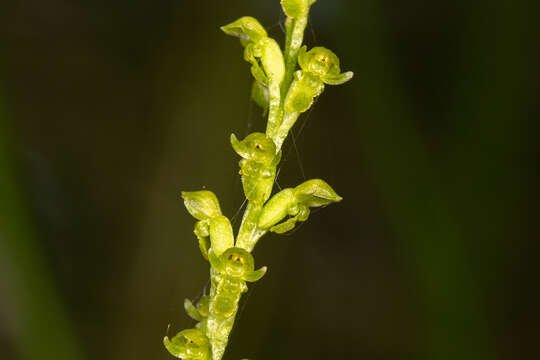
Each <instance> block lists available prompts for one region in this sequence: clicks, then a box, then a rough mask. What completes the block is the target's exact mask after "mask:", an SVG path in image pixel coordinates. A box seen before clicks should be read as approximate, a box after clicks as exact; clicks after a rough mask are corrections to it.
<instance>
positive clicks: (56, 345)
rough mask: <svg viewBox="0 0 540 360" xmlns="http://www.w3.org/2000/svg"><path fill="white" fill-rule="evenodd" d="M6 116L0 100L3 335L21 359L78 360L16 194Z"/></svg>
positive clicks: (39, 251) (16, 188) (24, 210)
mask: <svg viewBox="0 0 540 360" xmlns="http://www.w3.org/2000/svg"><path fill="white" fill-rule="evenodd" d="M11 138H12V135H11V134H10V133H9V126H8V121H7V120H6V111H5V108H4V103H3V102H2V98H1V94H0V264H1V265H2V267H1V270H0V271H1V272H2V274H9V276H8V277H4V276H3V277H0V280H2V281H0V293H2V306H3V307H4V308H3V309H0V310H5V311H7V312H8V313H9V317H8V318H9V319H10V320H12V321H13V323H12V324H8V326H7V329H8V331H9V332H10V335H11V336H12V337H13V340H14V343H15V345H16V350H17V352H18V354H19V355H20V358H21V359H26V360H34V359H42V360H77V359H81V358H82V356H81V353H80V349H79V348H78V346H77V344H76V341H75V337H74V332H73V330H72V329H71V325H70V323H69V321H68V319H67V316H66V314H65V313H64V312H63V310H62V305H61V303H60V300H59V298H58V295H57V293H56V292H55V290H54V285H53V280H52V279H51V276H50V274H49V272H48V271H47V268H48V266H47V265H46V264H45V260H44V259H43V256H42V255H41V249H40V246H39V244H38V243H37V241H36V237H35V232H34V228H33V227H32V226H31V223H32V222H31V221H29V220H28V213H27V211H26V206H25V205H24V201H23V199H22V196H21V192H20V189H19V185H18V181H17V176H16V170H15V169H14V167H13V161H12V160H11V158H10V154H11V153H12V151H10V150H11V147H10V143H9V141H8V139H11Z"/></svg>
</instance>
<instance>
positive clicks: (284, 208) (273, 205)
mask: <svg viewBox="0 0 540 360" xmlns="http://www.w3.org/2000/svg"><path fill="white" fill-rule="evenodd" d="M293 202H294V190H293V189H284V190H282V191H280V192H278V193H277V194H275V195H274V196H272V198H271V199H270V200H268V202H267V203H266V204H265V205H264V208H263V210H262V212H261V216H260V217H259V223H258V225H257V227H258V228H259V229H263V230H266V229H269V228H270V227H272V226H274V225H275V224H277V223H278V222H280V221H281V220H283V219H284V218H285V217H286V216H287V214H288V211H289V208H290V207H291V206H292V204H293Z"/></svg>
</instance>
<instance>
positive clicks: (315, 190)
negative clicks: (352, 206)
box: [294, 179, 343, 207]
mask: <svg viewBox="0 0 540 360" xmlns="http://www.w3.org/2000/svg"><path fill="white" fill-rule="evenodd" d="M294 196H295V200H296V202H297V203H299V204H303V205H306V206H308V207H318V206H324V205H328V204H330V203H332V202H339V201H341V200H343V198H342V197H341V196H339V195H338V194H337V193H336V192H335V191H334V189H332V187H331V186H330V185H328V184H327V183H326V182H325V181H323V180H321V179H313V180H308V181H306V182H303V183H302V184H300V185H298V186H297V187H296V188H295V189H294Z"/></svg>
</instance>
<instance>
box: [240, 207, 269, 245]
mask: <svg viewBox="0 0 540 360" xmlns="http://www.w3.org/2000/svg"><path fill="white" fill-rule="evenodd" d="M262 208H263V206H262V204H258V203H256V202H253V201H250V202H249V203H248V205H247V207H246V211H245V213H244V218H243V219H242V225H240V231H239V233H238V238H237V240H236V246H238V247H241V248H243V249H245V250H246V251H248V252H251V251H252V250H253V248H254V247H255V245H256V244H257V241H258V240H259V239H260V238H261V236H263V235H264V234H265V233H266V231H264V230H260V229H258V228H257V224H258V222H259V217H260V216H261V212H262Z"/></svg>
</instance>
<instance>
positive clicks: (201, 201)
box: [182, 190, 221, 220]
mask: <svg viewBox="0 0 540 360" xmlns="http://www.w3.org/2000/svg"><path fill="white" fill-rule="evenodd" d="M182 198H183V199H184V205H185V206H186V209H187V211H188V212H189V213H190V214H191V216H193V217H194V218H196V219H197V220H210V219H212V218H214V217H216V216H220V215H221V208H220V207H219V201H218V199H217V197H216V195H215V194H214V193H213V192H211V191H208V190H201V191H192V192H188V191H183V192H182Z"/></svg>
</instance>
